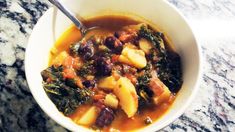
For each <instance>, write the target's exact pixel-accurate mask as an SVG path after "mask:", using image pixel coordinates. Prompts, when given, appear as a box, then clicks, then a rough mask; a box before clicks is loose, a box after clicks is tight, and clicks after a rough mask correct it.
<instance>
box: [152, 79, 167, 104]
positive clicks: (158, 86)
mask: <svg viewBox="0 0 235 132" xmlns="http://www.w3.org/2000/svg"><path fill="white" fill-rule="evenodd" d="M149 85H150V86H149V88H150V89H151V90H152V91H153V93H154V97H153V101H154V103H155V104H156V105H158V104H161V103H163V102H165V101H168V100H169V98H170V95H171V92H170V90H169V88H168V87H167V86H166V85H165V84H164V83H163V82H162V81H161V80H159V79H158V78H154V79H152V80H151V81H150V83H149Z"/></svg>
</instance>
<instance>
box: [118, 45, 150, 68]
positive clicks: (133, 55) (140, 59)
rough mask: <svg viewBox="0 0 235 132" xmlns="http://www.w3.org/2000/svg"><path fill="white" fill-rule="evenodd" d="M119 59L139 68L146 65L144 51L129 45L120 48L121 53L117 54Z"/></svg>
mask: <svg viewBox="0 0 235 132" xmlns="http://www.w3.org/2000/svg"><path fill="white" fill-rule="evenodd" d="M119 61H120V62H123V63H126V64H128V65H133V66H135V67H136V68H140V69H141V68H144V67H145V66H146V65H147V60H146V58H145V53H144V52H143V51H142V50H137V49H131V48H129V47H125V48H124V49H123V50H122V55H120V56H119Z"/></svg>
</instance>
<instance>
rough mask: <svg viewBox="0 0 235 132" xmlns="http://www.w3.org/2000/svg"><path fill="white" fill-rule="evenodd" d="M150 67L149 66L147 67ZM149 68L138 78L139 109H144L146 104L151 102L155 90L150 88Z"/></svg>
mask: <svg viewBox="0 0 235 132" xmlns="http://www.w3.org/2000/svg"><path fill="white" fill-rule="evenodd" d="M147 69H148V68H147ZM151 77H152V76H151V74H150V73H149V70H145V73H144V75H142V76H140V77H138V78H137V81H138V83H137V90H136V91H137V95H138V102H139V103H138V104H139V106H138V109H139V110H140V109H142V108H143V107H144V106H146V105H148V104H150V103H151V97H152V96H153V92H152V91H151V90H150V89H149V88H148V84H149V81H150V79H151Z"/></svg>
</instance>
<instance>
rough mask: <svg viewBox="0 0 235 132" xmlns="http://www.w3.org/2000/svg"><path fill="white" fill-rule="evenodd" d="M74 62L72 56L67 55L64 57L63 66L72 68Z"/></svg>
mask: <svg viewBox="0 0 235 132" xmlns="http://www.w3.org/2000/svg"><path fill="white" fill-rule="evenodd" d="M73 63H74V58H73V57H72V56H67V57H66V58H65V59H64V62H63V66H64V67H66V68H72V67H73Z"/></svg>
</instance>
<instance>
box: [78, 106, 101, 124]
mask: <svg viewBox="0 0 235 132" xmlns="http://www.w3.org/2000/svg"><path fill="white" fill-rule="evenodd" d="M97 116H98V110H97V108H96V107H95V106H92V107H91V108H90V109H89V110H88V111H87V112H86V113H85V114H84V115H83V116H82V117H81V118H80V119H79V120H78V122H77V123H78V124H81V125H86V126H90V125H92V124H93V123H95V120H96V118H97Z"/></svg>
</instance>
